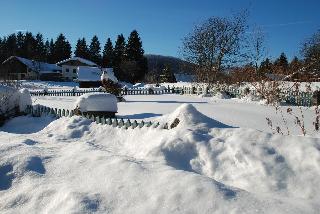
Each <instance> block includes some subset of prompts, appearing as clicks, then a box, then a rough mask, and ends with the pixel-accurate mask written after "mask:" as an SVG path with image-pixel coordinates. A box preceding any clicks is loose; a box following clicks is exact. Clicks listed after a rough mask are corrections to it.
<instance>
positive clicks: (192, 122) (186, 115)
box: [158, 104, 231, 128]
mask: <svg viewBox="0 0 320 214" xmlns="http://www.w3.org/2000/svg"><path fill="white" fill-rule="evenodd" d="M176 118H178V119H179V121H180V122H179V126H183V127H190V126H193V127H199V126H201V127H208V128H231V127H230V126H228V125H225V124H223V123H221V122H219V121H216V120H214V119H211V118H209V117H207V116H205V115H204V114H202V113H201V112H199V111H198V110H197V109H196V108H195V107H194V106H193V105H192V104H182V105H181V106H179V107H178V108H177V109H176V110H175V111H174V112H172V113H170V114H167V115H164V116H162V117H161V118H159V119H158V121H159V122H160V123H161V124H165V123H168V124H172V123H173V122H174V120H175V119H176Z"/></svg>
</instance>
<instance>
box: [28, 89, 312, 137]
mask: <svg viewBox="0 0 320 214" xmlns="http://www.w3.org/2000/svg"><path fill="white" fill-rule="evenodd" d="M125 99H126V102H121V103H118V114H117V116H118V117H122V118H128V119H136V120H145V119H147V120H148V121H149V120H152V119H153V118H154V117H158V116H161V115H163V114H168V113H170V112H172V111H174V110H175V109H176V108H177V107H179V106H180V105H181V104H184V103H187V104H192V105H193V106H195V107H196V108H197V109H198V110H199V111H200V112H201V113H203V114H205V115H207V116H208V117H210V118H212V119H216V120H218V121H221V122H223V123H225V124H228V125H230V126H233V127H241V128H252V129H257V130H260V131H264V132H272V131H271V129H270V127H269V126H268V124H267V120H266V118H267V117H268V118H270V119H271V121H272V122H273V126H274V127H275V126H280V128H281V129H282V131H283V132H285V133H286V132H287V129H286V125H284V123H283V119H282V116H281V114H280V112H279V111H278V113H276V110H275V108H274V107H272V106H266V105H261V104H259V103H258V102H250V101H246V100H241V99H215V98H210V97H197V96H182V95H171V94H170V95H169V94H166V95H132V96H125ZM76 100H77V97H51V96H47V97H46V96H41V97H33V103H34V104H41V105H45V106H48V107H54V108H64V109H69V110H72V109H73V108H74V103H75V101H76ZM287 108H288V107H286V106H284V107H282V111H283V115H284V117H285V119H286V121H287V123H288V127H289V131H290V134H294V135H301V134H302V133H301V130H300V128H299V127H298V126H297V125H295V123H294V117H292V116H290V115H289V114H287V113H286V111H287ZM290 108H292V109H293V112H295V114H297V115H300V109H299V108H298V107H290ZM301 109H302V111H303V115H304V117H305V119H304V120H305V121H306V129H307V131H309V132H310V133H309V134H312V133H313V132H314V128H313V125H312V122H313V120H314V119H315V113H314V110H313V109H312V108H311V109H310V108H306V107H302V108H301Z"/></svg>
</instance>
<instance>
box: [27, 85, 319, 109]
mask: <svg viewBox="0 0 320 214" xmlns="http://www.w3.org/2000/svg"><path fill="white" fill-rule="evenodd" d="M222 90H224V91H226V92H228V93H229V94H230V95H231V96H232V97H236V98H240V97H242V96H243V95H244V91H242V90H240V89H239V88H235V87H232V86H227V87H224V88H223V89H222ZM92 92H105V91H103V90H99V89H84V90H52V91H33V92H30V94H31V96H81V95H83V94H86V93H92ZM215 93H216V91H215V90H214V89H213V90H209V89H208V88H206V87H172V88H170V87H169V86H168V87H167V88H165V89H122V91H121V94H122V95H161V94H181V95H184V94H187V95H195V94H211V95H214V94H215ZM251 93H252V94H254V95H256V94H257V92H256V91H254V90H251ZM312 95H313V94H312V93H309V92H299V93H294V92H292V91H288V92H283V98H282V102H284V103H286V104H288V105H298V106H308V107H310V106H312Z"/></svg>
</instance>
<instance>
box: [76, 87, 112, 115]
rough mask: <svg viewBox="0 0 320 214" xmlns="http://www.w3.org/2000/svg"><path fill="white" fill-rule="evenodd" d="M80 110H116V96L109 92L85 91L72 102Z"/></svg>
mask: <svg viewBox="0 0 320 214" xmlns="http://www.w3.org/2000/svg"><path fill="white" fill-rule="evenodd" d="M74 109H79V110H80V111H81V112H88V111H109V112H117V111H118V106H117V97H116V96H115V95H113V94H109V93H103V92H100V93H87V94H83V95H81V96H80V97H79V98H78V99H77V101H76V102H75V104H74Z"/></svg>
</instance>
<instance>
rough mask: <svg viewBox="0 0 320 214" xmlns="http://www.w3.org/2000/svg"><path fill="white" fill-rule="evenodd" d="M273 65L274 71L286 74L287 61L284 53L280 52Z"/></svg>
mask: <svg viewBox="0 0 320 214" xmlns="http://www.w3.org/2000/svg"><path fill="white" fill-rule="evenodd" d="M274 66H275V72H276V73H280V74H287V72H288V68H289V63H288V59H287V56H286V55H285V53H281V55H280V57H279V58H278V59H276V61H275V62H274Z"/></svg>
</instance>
